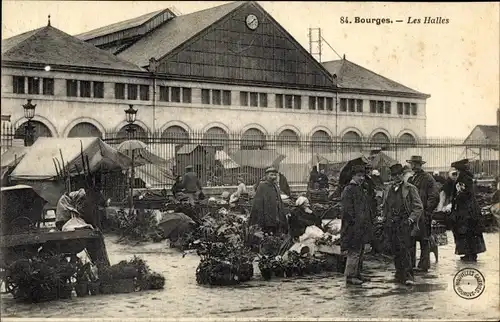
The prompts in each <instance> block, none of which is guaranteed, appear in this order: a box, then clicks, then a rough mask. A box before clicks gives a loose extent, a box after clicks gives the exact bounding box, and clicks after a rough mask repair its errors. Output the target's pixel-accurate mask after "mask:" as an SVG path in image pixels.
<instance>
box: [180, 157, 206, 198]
mask: <svg viewBox="0 0 500 322" xmlns="http://www.w3.org/2000/svg"><path fill="white" fill-rule="evenodd" d="M182 187H183V188H184V193H185V194H187V195H188V196H189V197H190V198H191V199H192V201H195V200H198V199H199V197H200V195H201V192H202V191H201V183H200V180H199V179H198V175H197V174H196V172H194V171H193V166H191V165H188V166H187V167H186V173H185V174H184V177H183V178H182Z"/></svg>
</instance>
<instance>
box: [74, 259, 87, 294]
mask: <svg viewBox="0 0 500 322" xmlns="http://www.w3.org/2000/svg"><path fill="white" fill-rule="evenodd" d="M89 283H90V263H85V264H82V263H81V261H80V262H79V265H78V268H77V271H76V283H75V293H76V296H79V297H84V296H87V295H89Z"/></svg>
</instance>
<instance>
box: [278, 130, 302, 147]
mask: <svg viewBox="0 0 500 322" xmlns="http://www.w3.org/2000/svg"><path fill="white" fill-rule="evenodd" d="M277 141H278V142H277V143H278V146H299V136H298V135H297V133H295V132H294V131H292V130H283V131H282V132H281V133H280V134H279V135H278V140H277Z"/></svg>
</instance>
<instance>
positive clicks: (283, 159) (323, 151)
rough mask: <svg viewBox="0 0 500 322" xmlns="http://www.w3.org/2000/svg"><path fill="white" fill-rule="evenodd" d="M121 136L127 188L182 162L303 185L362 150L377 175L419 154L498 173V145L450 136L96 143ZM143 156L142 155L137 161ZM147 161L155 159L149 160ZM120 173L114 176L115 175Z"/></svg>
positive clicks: (164, 176) (445, 164) (204, 175)
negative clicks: (314, 172)
mask: <svg viewBox="0 0 500 322" xmlns="http://www.w3.org/2000/svg"><path fill="white" fill-rule="evenodd" d="M0 139H1V147H2V153H3V152H5V151H6V150H7V149H9V147H11V146H13V145H16V144H19V142H18V141H21V144H22V140H19V133H16V131H14V129H13V128H12V127H11V126H10V125H6V124H2V132H1V138H0ZM128 139H134V140H138V141H141V142H142V143H143V144H144V146H145V149H144V151H142V152H136V153H139V154H138V155H136V156H137V157H138V163H137V166H136V167H135V181H134V186H135V187H138V188H141V187H145V186H151V187H152V188H157V189H158V188H159V189H163V188H166V189H168V188H169V187H170V186H171V185H172V184H173V183H174V181H175V178H176V177H177V176H178V175H182V174H183V173H184V172H185V167H186V166H188V165H191V166H193V168H194V170H195V171H196V172H197V173H198V175H199V177H200V179H201V182H202V184H203V185H204V186H232V185H236V184H237V179H238V178H239V177H241V178H242V179H243V181H245V182H246V184H247V185H252V184H255V183H256V182H258V180H259V179H260V178H261V177H262V176H263V175H264V171H265V168H267V167H269V166H275V167H276V168H278V170H279V171H280V172H281V173H282V174H283V175H284V176H285V177H286V178H287V179H288V182H289V183H290V184H291V185H294V184H298V185H303V184H306V183H307V181H308V178H309V174H310V171H311V169H312V167H313V166H316V167H318V169H319V170H325V171H326V173H327V174H329V175H335V174H337V173H338V172H339V171H340V169H341V167H342V166H343V164H344V163H345V162H346V161H348V160H351V159H354V158H357V157H359V156H361V155H363V156H365V157H367V158H373V159H374V162H375V163H376V165H377V167H378V168H379V169H380V170H381V174H382V175H383V176H387V173H388V166H389V165H390V164H392V163H393V162H401V163H403V164H404V163H405V161H406V160H408V159H409V158H410V157H411V156H412V155H421V156H422V157H423V159H424V160H425V161H426V164H425V165H424V169H425V170H426V171H439V172H440V173H441V174H442V175H445V174H446V173H447V172H448V170H449V169H450V165H451V163H452V162H453V161H457V160H460V159H463V158H468V159H470V160H471V161H472V170H473V172H474V173H476V174H482V175H483V176H493V177H495V176H498V173H499V172H498V171H499V168H498V160H499V150H498V145H497V143H492V142H489V141H486V140H485V141H474V142H472V141H467V142H464V140H460V139H452V138H426V139H419V140H418V141H415V140H413V141H411V140H410V141H390V140H374V141H373V140H372V141H370V140H369V139H367V138H355V139H351V140H349V139H344V140H341V139H338V138H330V137H326V136H325V137H318V136H297V135H294V134H293V135H283V132H282V133H281V134H280V135H278V134H266V135H264V134H263V133H259V132H255V133H248V132H247V133H245V134H244V135H240V134H239V133H226V132H224V131H219V132H212V133H201V132H189V133H188V132H185V131H178V132H177V133H175V132H174V133H173V132H163V133H159V132H158V133H146V132H144V130H142V128H139V127H136V131H133V132H131V133H127V132H126V131H120V132H112V131H108V132H106V133H105V134H104V135H103V140H104V141H105V142H106V143H108V144H110V145H111V146H113V147H115V148H118V147H119V146H120V144H121V143H122V142H124V141H125V140H128ZM139 159H142V160H139ZM148 160H154V161H155V163H154V164H150V163H148ZM120 174H121V175H120ZM103 183H104V185H105V186H106V190H109V192H108V193H107V194H108V195H110V194H112V195H117V196H118V195H119V198H122V197H124V196H125V192H126V188H127V185H128V181H127V180H126V178H124V173H119V174H118V175H116V174H114V175H113V176H109V177H106V178H103Z"/></svg>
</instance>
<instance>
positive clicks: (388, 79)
mask: <svg viewBox="0 0 500 322" xmlns="http://www.w3.org/2000/svg"><path fill="white" fill-rule="evenodd" d="M343 60H344V61H346V62H349V63H351V64H353V65H355V66H357V67H359V68H362V69H364V70H366V71H367V72H369V73H370V74H373V75H376V76H378V77H381V78H383V79H385V80H387V81H389V82H391V83H394V84H397V85H399V86H402V87H404V88H406V89H409V90H411V91H414V92H417V93H420V94H423V93H422V92H420V91H417V90H414V89H413V88H410V87H408V86H406V85H403V84H402V83H400V82H397V81H395V80H392V79H390V78H387V77H385V76H383V75H381V74H379V73H376V72H374V71H372V70H369V69H368V68H366V67H363V66H361V65H358V64H356V63H354V62H352V61H350V60H347V59H346V58H344V59H343Z"/></svg>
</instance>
